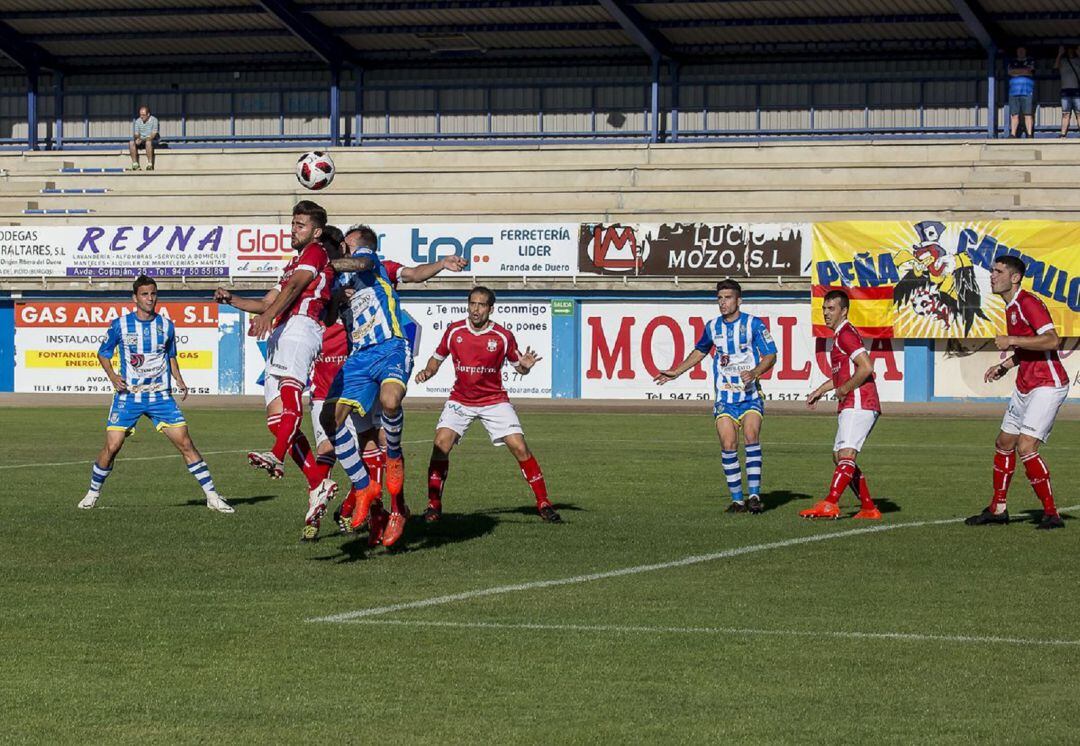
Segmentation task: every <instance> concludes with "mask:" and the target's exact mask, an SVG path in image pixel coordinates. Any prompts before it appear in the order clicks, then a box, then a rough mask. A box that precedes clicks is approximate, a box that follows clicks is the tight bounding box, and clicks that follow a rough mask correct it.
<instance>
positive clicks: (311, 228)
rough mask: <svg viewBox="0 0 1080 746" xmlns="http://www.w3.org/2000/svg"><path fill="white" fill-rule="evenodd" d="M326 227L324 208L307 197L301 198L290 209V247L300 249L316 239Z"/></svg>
mask: <svg viewBox="0 0 1080 746" xmlns="http://www.w3.org/2000/svg"><path fill="white" fill-rule="evenodd" d="M325 227H326V210H324V209H323V208H322V206H321V205H319V204H316V203H315V202H312V201H311V200H309V199H302V200H300V201H299V202H297V203H296V205H294V206H293V209H292V247H293V249H294V250H295V251H300V250H301V249H303V248H304V247H305V246H307V245H308V244H309V243H311V242H312V241H318V240H319V236H321V235H322V231H323V228H325Z"/></svg>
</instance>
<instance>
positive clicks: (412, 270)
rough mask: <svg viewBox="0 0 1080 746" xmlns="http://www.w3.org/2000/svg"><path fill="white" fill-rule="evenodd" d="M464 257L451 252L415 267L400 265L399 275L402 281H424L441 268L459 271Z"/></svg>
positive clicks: (463, 267)
mask: <svg viewBox="0 0 1080 746" xmlns="http://www.w3.org/2000/svg"><path fill="white" fill-rule="evenodd" d="M466 264H468V262H466V261H465V257H463V256H458V255H457V254H451V255H450V256H446V257H443V258H442V259H441V260H439V261H437V262H430V263H428V264H418V265H416V266H415V267H402V268H401V274H400V275H399V277H400V279H401V281H402V282H426V281H427V280H430V279H431V278H432V277H434V276H435V275H437V274H439V273H440V272H442V271H443V270H446V271H447V272H460V271H461V270H463V269H465V265H466Z"/></svg>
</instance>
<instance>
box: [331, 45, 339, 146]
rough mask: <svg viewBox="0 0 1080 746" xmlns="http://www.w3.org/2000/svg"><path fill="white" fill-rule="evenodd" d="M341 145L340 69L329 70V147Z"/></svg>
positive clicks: (332, 68)
mask: <svg viewBox="0 0 1080 746" xmlns="http://www.w3.org/2000/svg"><path fill="white" fill-rule="evenodd" d="M339 145H341V68H340V67H337V66H336V65H335V66H334V67H331V68H330V147H332V148H336V147H338V146H339Z"/></svg>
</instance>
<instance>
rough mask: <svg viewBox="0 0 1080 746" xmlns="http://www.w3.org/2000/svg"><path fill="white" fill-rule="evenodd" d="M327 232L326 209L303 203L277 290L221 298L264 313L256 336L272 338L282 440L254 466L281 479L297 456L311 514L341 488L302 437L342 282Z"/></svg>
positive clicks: (255, 455) (268, 392)
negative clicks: (309, 384) (312, 374)
mask: <svg viewBox="0 0 1080 746" xmlns="http://www.w3.org/2000/svg"><path fill="white" fill-rule="evenodd" d="M326 227H327V226H326V211H325V210H324V209H323V208H322V207H320V206H319V205H317V204H316V203H314V202H311V201H308V200H302V201H300V202H297V203H296V205H295V207H293V216H292V246H293V249H294V250H295V251H296V252H297V254H296V256H295V257H293V258H292V260H290V261H289V263H288V264H287V265H285V269H284V270H283V272H282V275H281V280H280V281H279V282H278V284H277V286H276V287H274V288H272V289H271V290H270V291H269V292H267V293H266V295H264V296H263V297H262V298H259V299H255V298H241V297H239V296H235V295H233V294H232V292H231V291H229V290H228V289H226V288H218V289H217V292H215V293H214V300H216V301H217V302H218V303H228V304H229V305H231V306H234V307H236V308H239V309H240V310H242V311H246V312H247V313H250V314H257V315H256V316H255V317H254V318H253V319H252V320H251V326H250V327H249V329H248V334H250V335H251V336H253V337H256V338H262V337H264V336H266V335H267V334H269V335H270V336H269V339H268V340H267V347H266V372H265V380H264V383H263V391H264V395H265V399H266V424H267V427H268V428H269V429H270V432H271V433H273V435H274V446H273V448H272V449H271V450H270V451H268V452H265V453H262V452H258V451H252V452H251V453H249V454H248V461H249V462H250V463H251V465H252V466H255V467H257V468H260V469H265V470H266V471H267V472H268V473H269V474H270V476H271V477H272V478H274V479H278V478H280V477H281V476H282V475H283V474H284V462H285V457H286V455H288V454H291V455H292V457H293V460H294V461H296V463H297V464H298V465H299V466H300V468H301V470H303V472H304V476H305V477H306V478H307V481H308V489H309V493H308V503H309V512H310V506H311V505H316V504H320V503H321V504H323V505H325V503H326V500H328V499H329V498H330V497H332V496H333V493H334V492H335V491H336V490H337V485H336V484H334V482H333V480H331V479H329V478H328V477H327V475H326V471H325V470H324V469H321V468H320V467H319V465H318V464H316V463H315V457H314V455H313V454H312V452H311V446H310V444H309V443H308V440H307V438H306V437H305V436H304V434H303V433H302V432H301V431H300V423H301V421H302V419H303V405H302V404H301V401H300V397H301V394H302V392H303V390H304V383H305V381H306V380H307V377H308V373H309V371H310V370H311V363H312V361H313V360H314V359H315V356H316V355H318V354H319V350H320V349H321V348H322V335H323V324H322V316H323V311H324V309H325V307H326V304H327V302H328V301H329V300H330V291H331V288H332V287H333V280H334V270H333V268H332V267H331V266H330V256H329V255H328V254H327V249H326V247H325V246H324V245H323V244H322V243H321V241H320V238H321V237H322V234H323V230H324V229H325V228H326Z"/></svg>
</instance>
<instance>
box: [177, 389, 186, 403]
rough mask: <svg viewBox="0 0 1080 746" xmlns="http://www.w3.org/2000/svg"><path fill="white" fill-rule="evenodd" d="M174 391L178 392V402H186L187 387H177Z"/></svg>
mask: <svg viewBox="0 0 1080 746" xmlns="http://www.w3.org/2000/svg"><path fill="white" fill-rule="evenodd" d="M176 390H177V391H179V392H180V401H187V395H188V387H187V386H178V387H177V388H176Z"/></svg>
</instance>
